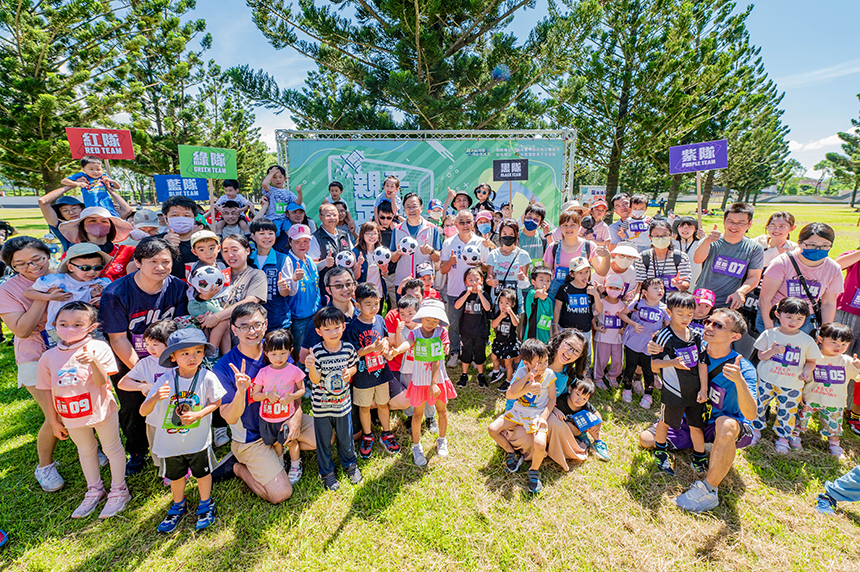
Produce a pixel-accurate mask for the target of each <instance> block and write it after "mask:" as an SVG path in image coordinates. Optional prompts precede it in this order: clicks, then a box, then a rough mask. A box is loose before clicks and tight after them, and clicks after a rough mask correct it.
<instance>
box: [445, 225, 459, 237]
mask: <svg viewBox="0 0 860 572" xmlns="http://www.w3.org/2000/svg"><path fill="white" fill-rule="evenodd" d="M442 233H443V234H444V235H445V236H447V237H449V238H450V237H452V236H454V235H455V234H457V228H456V227H453V226H446V227H445V228H443V229H442Z"/></svg>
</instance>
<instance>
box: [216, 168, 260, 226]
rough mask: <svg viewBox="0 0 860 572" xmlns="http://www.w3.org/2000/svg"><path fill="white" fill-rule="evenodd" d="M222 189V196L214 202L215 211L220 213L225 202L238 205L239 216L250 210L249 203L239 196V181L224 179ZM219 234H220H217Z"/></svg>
mask: <svg viewBox="0 0 860 572" xmlns="http://www.w3.org/2000/svg"><path fill="white" fill-rule="evenodd" d="M221 185H222V186H223V188H224V194H223V195H221V196H220V197H218V200H217V201H215V211H216V212H220V211H221V207H223V206H224V203H226V202H227V201H234V202H236V203H238V204H239V209H240V211H239V212H240V214H245V213H247V212H248V211H250V210H251V202H250V201H249V200H248V199H246V198H245V197H243V196H242V195H241V194H239V181H237V180H236V179H224V180H223V181H222V182H221ZM219 234H220V233H219Z"/></svg>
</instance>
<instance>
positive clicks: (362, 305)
mask: <svg viewBox="0 0 860 572" xmlns="http://www.w3.org/2000/svg"><path fill="white" fill-rule="evenodd" d="M355 301H356V305H357V306H358V310H359V314H358V317H357V318H355V319H354V320H352V321H351V322H350V323H349V325H348V326H347V327H346V332H345V333H344V339H345V340H346V341H347V342H348V343H349V344H351V345H352V346H353V347H354V348H355V352H356V355H357V356H358V371H357V372H356V374H355V376H354V377H353V378H352V394H353V395H352V397H353V400H354V401H355V405H356V406H357V407H358V416H359V419H360V420H361V431H362V433H363V436H362V438H361V445H360V446H359V448H358V454H359V456H361V458H362V459H369V458H370V455H371V454H373V429H372V427H371V423H370V408H371V406H372V405H373V404H374V403H376V408H377V412H378V413H379V423H380V425H382V435H380V437H379V444H380V445H382V448H383V449H385V451H386V452H388V453H392V454H394V453H398V452H400V445H399V444H398V443H397V440H396V439H395V438H394V435H393V434H392V433H391V414H390V413H389V410H388V400H389V394H388V383H389V382H390V381H391V380H392V379H393V378H394V375H393V374H392V373H391V369H390V368H389V367H388V362H387V360H386V359H385V356H386V355H388V353H389V349H390V347H389V345H388V332H387V331H386V329H385V320H383V319H382V316H380V315H379V314H378V312H379V304H380V303H381V302H382V293H381V292H380V291H379V289H378V288H377V287H376V286H374V285H373V284H369V283H367V282H363V283H361V284H359V285H358V287H357V288H356V289H355Z"/></svg>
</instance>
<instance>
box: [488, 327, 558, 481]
mask: <svg viewBox="0 0 860 572" xmlns="http://www.w3.org/2000/svg"><path fill="white" fill-rule="evenodd" d="M520 356H521V357H522V360H523V365H524V366H525V367H524V368H520V369H519V370H518V371H517V376H516V377H514V380H513V381H512V382H511V387H510V388H508V391H507V392H506V395H507V398H508V399H513V400H515V401H514V403H513V405H512V406H511V408H510V409H508V410H507V411H506V412H505V413H504V414H502V415H501V416H500V417H498V418H497V419H496V420H495V421H493V422H492V423H490V426H489V427H488V428H487V432H488V433H489V434H490V437H492V438H493V441H495V442H496V443H498V444H499V446H500V447H501V448H502V449H503V450H504V451H505V453H506V455H505V468H506V469H507V470H508V472H511V473H515V472H517V470H519V468H520V465H521V464H522V462H523V458H522V456H521V455H519V454H518V453H517V452H516V451H515V450H514V448H513V446H512V445H511V443H510V441H508V440H507V438H506V437H505V436H504V435H503V434H502V433H503V432H504V431H505V430H507V429H512V428H514V427H516V426H517V425H520V426H522V427H524V428H525V430H526V433H529V434H533V435H534V450H533V451H532V463H531V467H530V468H529V470H528V477H529V492H530V493H534V494H537V493H539V492H540V491H541V489H543V484H542V483H541V481H540V466H541V463H542V462H543V460H544V457H546V433H547V427H548V424H547V419H548V418H549V416H550V414H551V413H552V411H553V409H555V401H556V400H555V398H556V395H555V373H553V371H552V370H551V369H549V367H547V366H548V365H549V352H548V351H547V348H546V344H544V343H543V342H541V341H540V340H535V339H527V340H525V341H524V342H523V345H522V347H521V348H520Z"/></svg>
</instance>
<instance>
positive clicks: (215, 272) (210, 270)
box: [190, 266, 224, 292]
mask: <svg viewBox="0 0 860 572" xmlns="http://www.w3.org/2000/svg"><path fill="white" fill-rule="evenodd" d="M190 282H191V285H192V286H193V287H194V289H195V290H197V291H198V292H204V291H206V290H209V289H210V288H212V286H213V285H215V286H218V287H219V288H220V287H221V286H223V285H224V274H223V273H222V272H221V271H220V270H219V269H217V268H215V267H214V266H201V267H199V268H197V270H195V271H194V275H193V276H191V280H190Z"/></svg>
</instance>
